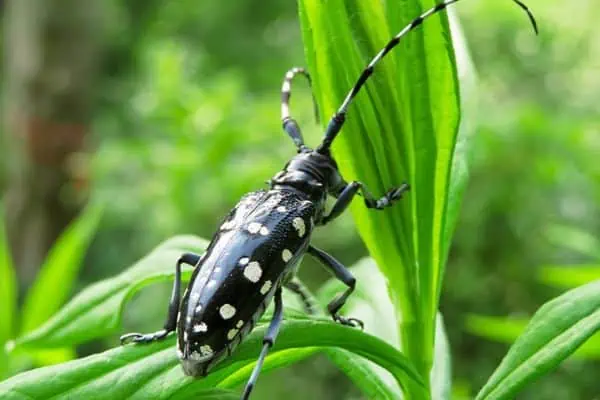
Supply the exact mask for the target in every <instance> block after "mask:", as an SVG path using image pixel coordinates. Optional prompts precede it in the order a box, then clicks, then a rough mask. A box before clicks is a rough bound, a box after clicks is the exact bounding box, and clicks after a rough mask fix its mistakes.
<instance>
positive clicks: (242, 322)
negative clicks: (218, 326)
mask: <svg viewBox="0 0 600 400" xmlns="http://www.w3.org/2000/svg"><path fill="white" fill-rule="evenodd" d="M242 326H244V321H242V320H241V319H240V320H239V321H238V322H237V324H235V327H236V328H241V327H242Z"/></svg>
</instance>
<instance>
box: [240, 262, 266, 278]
mask: <svg viewBox="0 0 600 400" xmlns="http://www.w3.org/2000/svg"><path fill="white" fill-rule="evenodd" d="M244 276H245V277H246V278H248V280H249V281H250V282H254V283H256V282H258V280H259V279H260V277H261V276H262V269H261V268H260V264H259V263H258V261H252V262H251V263H249V264H248V266H247V267H246V268H244Z"/></svg>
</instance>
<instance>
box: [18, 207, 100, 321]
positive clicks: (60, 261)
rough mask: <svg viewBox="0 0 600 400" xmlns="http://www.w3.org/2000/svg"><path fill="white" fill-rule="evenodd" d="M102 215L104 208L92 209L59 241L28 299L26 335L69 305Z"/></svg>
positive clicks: (42, 267) (25, 302)
mask: <svg viewBox="0 0 600 400" xmlns="http://www.w3.org/2000/svg"><path fill="white" fill-rule="evenodd" d="M101 216H102V208H101V207H99V206H97V205H91V206H89V207H88V208H87V209H86V210H84V212H83V213H82V214H81V215H80V216H79V217H78V218H77V219H76V220H75V221H74V222H73V223H71V225H69V227H67V229H66V230H65V231H64V232H63V233H62V234H61V235H60V237H59V238H58V239H57V241H56V242H55V244H54V245H53V247H52V249H51V250H50V252H49V253H48V256H47V258H46V260H45V261H44V264H43V265H42V266H41V268H40V271H39V273H38V277H37V278H36V281H35V282H34V284H33V286H32V287H31V289H30V290H29V292H28V293H27V297H26V298H25V301H24V305H23V323H22V327H21V331H22V332H23V333H25V332H29V331H31V330H33V329H35V328H36V327H38V326H39V325H40V324H42V323H43V322H45V321H46V320H48V318H50V317H51V316H52V315H53V314H54V313H55V312H56V311H57V310H58V309H59V308H60V306H61V305H62V304H63V303H64V302H65V300H66V298H67V296H68V295H69V294H70V291H71V288H72V287H73V284H74V282H75V279H76V278H77V272H78V271H79V268H80V267H81V265H82V262H83V257H84V256H85V252H86V250H87V248H88V246H89V244H90V243H91V240H92V237H93V235H94V233H95V232H96V228H97V226H98V223H99V222H100V218H101ZM57 288H61V290H56V289H57Z"/></svg>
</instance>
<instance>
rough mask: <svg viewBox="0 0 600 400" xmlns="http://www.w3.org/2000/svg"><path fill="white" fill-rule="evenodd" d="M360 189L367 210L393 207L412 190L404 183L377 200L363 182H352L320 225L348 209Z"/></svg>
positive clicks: (338, 197)
mask: <svg viewBox="0 0 600 400" xmlns="http://www.w3.org/2000/svg"><path fill="white" fill-rule="evenodd" d="M359 189H360V191H361V194H362V195H363V197H364V199H365V205H366V206H367V208H374V209H376V210H383V209H384V208H385V207H389V206H391V205H392V204H393V203H394V202H395V201H396V200H400V198H402V194H403V193H404V192H406V191H408V190H409V189H410V186H409V185H408V183H403V184H402V185H400V186H399V187H397V188H392V189H390V190H388V192H387V193H386V194H385V195H383V197H382V198H380V199H377V198H375V197H374V196H373V195H372V194H371V192H369V189H367V187H366V186H365V184H364V183H362V182H357V181H354V182H351V183H349V184H348V185H346V186H344V188H343V189H342V191H341V192H340V193H339V195H338V196H337V201H336V202H335V204H334V205H333V208H332V209H331V211H330V212H329V214H327V215H326V216H325V217H323V219H322V220H321V222H320V225H325V224H327V223H328V222H330V221H331V220H333V219H335V218H337V217H338V216H339V215H340V214H341V213H343V212H344V210H346V208H348V206H349V205H350V203H351V202H352V199H353V198H354V196H355V195H356V193H358V190H359Z"/></svg>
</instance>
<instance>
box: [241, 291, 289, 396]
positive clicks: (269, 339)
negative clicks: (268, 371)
mask: <svg viewBox="0 0 600 400" xmlns="http://www.w3.org/2000/svg"><path fill="white" fill-rule="evenodd" d="M274 297H275V311H273V319H271V323H270V324H269V328H268V329H267V333H266V334H265V337H264V339H263V347H262V350H261V351H260V356H259V357H258V361H256V365H255V366H254V369H253V370H252V375H250V379H248V383H246V387H245V388H244V394H242V400H247V399H248V397H250V392H251V391H252V389H253V388H254V385H255V384H256V380H257V379H258V374H260V370H261V368H262V365H263V363H264V361H265V357H266V356H267V353H268V352H269V349H271V347H273V344H274V343H275V339H276V338H277V334H278V333H279V328H280V327H281V321H282V320H283V301H282V299H281V288H279V289H277V291H276V292H275V296H274Z"/></svg>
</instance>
